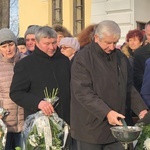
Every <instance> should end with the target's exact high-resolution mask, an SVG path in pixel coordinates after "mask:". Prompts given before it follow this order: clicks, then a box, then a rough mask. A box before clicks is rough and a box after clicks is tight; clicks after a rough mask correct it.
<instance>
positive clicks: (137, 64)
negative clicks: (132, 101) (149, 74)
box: [133, 21, 150, 92]
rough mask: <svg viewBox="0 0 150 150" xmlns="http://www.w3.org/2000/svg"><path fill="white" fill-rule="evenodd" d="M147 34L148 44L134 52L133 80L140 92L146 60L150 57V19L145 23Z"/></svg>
mask: <svg viewBox="0 0 150 150" xmlns="http://www.w3.org/2000/svg"><path fill="white" fill-rule="evenodd" d="M145 35H146V38H147V41H148V44H147V45H145V46H142V47H140V48H138V49H137V50H136V51H135V52H134V64H133V80H134V86H135V88H136V89H137V91H138V92H140V91H141V87H142V82H143V75H144V70H145V61H146V60H147V59H148V58H150V21H149V22H147V23H146V25H145Z"/></svg>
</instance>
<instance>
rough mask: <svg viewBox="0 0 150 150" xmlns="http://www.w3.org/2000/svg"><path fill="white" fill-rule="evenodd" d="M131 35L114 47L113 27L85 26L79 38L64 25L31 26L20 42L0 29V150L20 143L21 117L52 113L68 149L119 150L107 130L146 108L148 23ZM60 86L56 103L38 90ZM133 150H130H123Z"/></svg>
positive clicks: (149, 101) (149, 93) (107, 23)
mask: <svg viewBox="0 0 150 150" xmlns="http://www.w3.org/2000/svg"><path fill="white" fill-rule="evenodd" d="M144 31H145V32H143V31H141V30H139V29H133V30H130V31H129V32H128V33H127V35H126V41H125V43H124V44H123V45H122V46H121V48H120V49H117V48H116V46H117V42H118V41H119V39H120V36H121V29H120V27H119V25H118V24H117V23H116V22H114V21H111V20H104V21H101V22H100V23H98V24H91V25H89V26H87V27H86V28H85V29H83V30H82V31H81V32H80V33H79V34H78V35H77V37H73V35H72V34H71V33H70V32H69V31H68V29H67V28H65V27H64V26H62V25H59V24H57V25H55V26H53V27H49V26H39V25H30V26H29V27H28V28H27V30H26V32H25V35H24V37H18V38H17V37H16V36H15V35H14V33H13V32H12V31H11V30H10V29H8V28H3V29H1V30H0V66H1V67H0V81H1V82H0V105H1V106H0V107H2V108H4V109H6V110H8V112H9V115H8V116H6V117H4V118H2V120H3V121H4V123H5V124H6V126H7V128H8V132H7V136H6V146H5V150H15V148H16V147H18V146H19V147H21V146H22V134H21V132H22V130H23V125H24V121H25V120H26V118H27V117H28V116H29V115H31V114H34V113H36V112H38V111H42V112H43V114H45V115H46V116H50V115H52V113H53V112H54V111H55V112H57V114H58V115H59V117H60V118H62V119H63V120H64V121H65V122H66V123H67V124H68V125H69V126H70V134H71V139H70V140H69V142H70V143H69V144H68V145H67V146H68V147H67V148H68V149H70V150H109V149H111V150H123V149H124V148H123V146H122V144H121V143H120V142H119V141H116V139H115V138H114V137H113V135H112V133H111V130H110V128H111V127H112V126H122V125H123V124H122V122H121V118H122V119H126V122H127V124H128V125H134V123H135V122H134V121H133V118H132V117H133V115H136V116H137V117H138V119H142V118H144V117H145V115H146V114H147V113H148V112H149V108H150V90H149V88H150V79H149V74H150V44H149V42H150V21H149V22H147V23H146V25H145V30H144ZM45 88H47V89H48V91H52V90H53V89H58V93H57V97H59V101H58V104H57V105H56V106H53V105H52V104H51V103H49V102H47V101H45V100H44V98H45V97H44V96H45V95H44V89H45ZM129 149H130V150H131V148H129Z"/></svg>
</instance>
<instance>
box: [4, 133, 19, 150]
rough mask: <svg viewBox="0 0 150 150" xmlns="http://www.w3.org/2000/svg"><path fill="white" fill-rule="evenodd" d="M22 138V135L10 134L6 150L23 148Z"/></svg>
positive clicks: (7, 138) (7, 137) (8, 134)
mask: <svg viewBox="0 0 150 150" xmlns="http://www.w3.org/2000/svg"><path fill="white" fill-rule="evenodd" d="M21 141H22V136H21V132H20V133H13V132H8V133H7V136H6V145H5V150H15V147H17V146H18V147H21Z"/></svg>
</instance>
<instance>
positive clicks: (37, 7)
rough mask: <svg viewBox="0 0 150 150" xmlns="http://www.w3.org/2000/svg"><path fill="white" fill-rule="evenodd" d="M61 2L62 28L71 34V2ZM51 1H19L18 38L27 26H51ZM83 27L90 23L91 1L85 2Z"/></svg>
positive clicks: (22, 34)
mask: <svg viewBox="0 0 150 150" xmlns="http://www.w3.org/2000/svg"><path fill="white" fill-rule="evenodd" d="M62 1H63V6H62V7H63V26H65V27H66V28H67V29H68V30H69V31H70V32H71V33H73V0H62ZM51 6H52V0H19V36H24V33H25V31H26V29H27V27H28V26H29V25H35V24H36V25H49V26H52V10H51ZM84 7H85V27H86V26H87V25H89V24H90V22H91V0H85V5H84Z"/></svg>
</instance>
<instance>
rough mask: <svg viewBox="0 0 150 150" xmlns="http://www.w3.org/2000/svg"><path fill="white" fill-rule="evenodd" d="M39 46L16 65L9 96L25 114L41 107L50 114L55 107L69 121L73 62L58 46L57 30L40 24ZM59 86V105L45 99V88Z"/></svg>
mask: <svg viewBox="0 0 150 150" xmlns="http://www.w3.org/2000/svg"><path fill="white" fill-rule="evenodd" d="M35 38H36V47H35V50H34V51H33V53H32V54H31V55H29V56H28V57H26V58H25V59H22V61H20V62H19V63H17V64H16V66H15V68H14V77H13V80H12V84H11V88H10V97H11V98H12V100H13V101H14V102H15V103H17V104H18V105H20V106H22V107H23V108H24V112H25V118H26V117H27V116H28V115H30V114H33V113H36V112H37V111H39V110H42V112H43V113H44V114H45V115H48V116H50V115H51V114H52V113H53V112H54V110H55V111H56V112H57V113H58V115H59V116H60V117H61V118H62V119H64V120H65V121H66V122H67V123H69V122H70V120H69V119H70V86H69V84H70V62H69V59H68V58H67V57H65V56H64V55H63V54H61V53H60V51H59V49H58V48H57V33H56V32H55V31H54V30H53V29H52V28H50V27H48V26H44V27H39V28H38V30H37V31H36V33H35ZM45 88H47V89H48V91H49V92H52V90H53V89H57V88H58V95H57V96H58V97H59V101H58V105H57V107H56V108H53V106H52V105H51V104H50V103H49V102H47V101H45V100H44V97H45V95H44V89H45Z"/></svg>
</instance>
